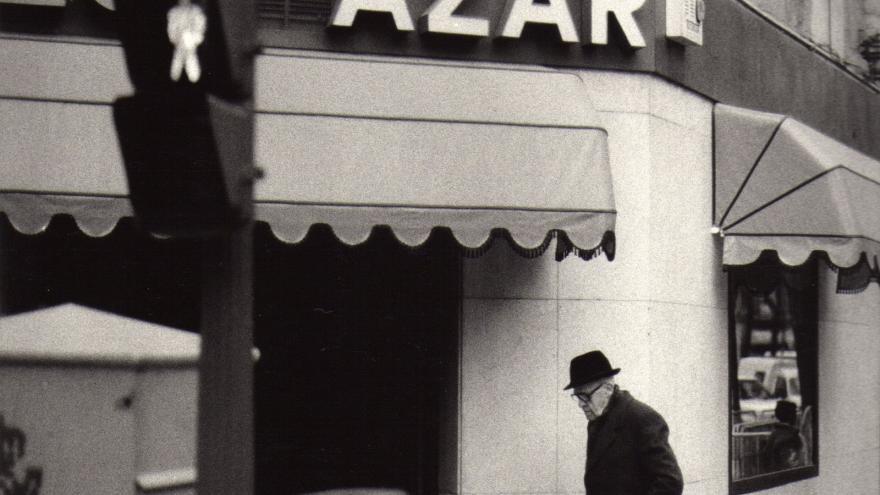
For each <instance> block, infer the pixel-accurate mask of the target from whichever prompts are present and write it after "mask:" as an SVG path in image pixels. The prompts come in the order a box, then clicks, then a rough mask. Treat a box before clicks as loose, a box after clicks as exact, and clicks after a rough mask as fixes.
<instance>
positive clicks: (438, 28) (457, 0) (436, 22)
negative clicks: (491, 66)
mask: <svg viewBox="0 0 880 495" xmlns="http://www.w3.org/2000/svg"><path fill="white" fill-rule="evenodd" d="M462 1H463V0H435V1H434V3H432V4H431V6H430V7H429V8H428V10H426V11H425V12H424V13H423V14H422V16H421V17H419V31H422V32H429V33H444V34H464V35H467V36H489V21H488V19H480V18H479V17H465V16H461V15H452V13H453V12H455V9H457V8H458V6H459V5H461V2H462Z"/></svg>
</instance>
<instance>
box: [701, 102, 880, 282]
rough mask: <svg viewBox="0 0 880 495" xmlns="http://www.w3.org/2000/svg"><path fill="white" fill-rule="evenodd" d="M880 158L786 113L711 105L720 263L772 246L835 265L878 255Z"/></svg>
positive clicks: (744, 259)
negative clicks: (824, 257) (814, 255)
mask: <svg viewBox="0 0 880 495" xmlns="http://www.w3.org/2000/svg"><path fill="white" fill-rule="evenodd" d="M878 211H880V162H878V161H877V160H874V159H872V158H870V157H868V156H866V155H864V154H862V153H859V152H857V151H855V150H853V149H852V148H849V147H847V146H845V145H843V144H842V143H840V142H838V141H836V140H834V139H832V138H830V137H828V136H826V135H824V134H822V133H820V132H818V131H816V130H814V129H812V128H810V127H809V126H807V125H805V124H803V123H801V122H798V121H797V120H794V119H792V118H790V117H786V116H783V115H776V114H770V113H763V112H755V111H751V110H745V109H742V108H736V107H731V106H727V105H716V106H715V225H716V226H717V227H718V228H720V231H721V234H722V235H723V236H724V255H723V261H724V264H725V265H744V264H749V263H751V262H753V261H755V260H756V259H757V258H758V256H759V255H760V254H761V252H762V251H765V250H766V251H775V252H776V253H777V255H778V256H779V258H780V260H781V261H782V262H783V263H785V264H787V265H800V264H802V263H804V262H805V261H807V258H808V257H809V256H810V255H811V254H812V253H815V252H820V253H824V254H825V255H827V258H828V260H829V261H830V262H831V263H832V264H834V265H835V266H837V267H851V266H853V265H855V264H856V263H858V262H859V260H860V259H863V258H868V259H874V257H875V256H878V255H880V216H878V214H877V212H878Z"/></svg>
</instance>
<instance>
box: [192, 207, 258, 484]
mask: <svg viewBox="0 0 880 495" xmlns="http://www.w3.org/2000/svg"><path fill="white" fill-rule="evenodd" d="M202 242H203V253H202V255H203V269H202V303H201V304H202V313H201V322H202V323H201V326H202V329H201V333H202V353H201V363H200V365H199V423H198V450H197V452H198V462H197V467H198V485H197V487H198V493H199V494H200V495H251V494H253V493H254V440H253V432H254V416H253V368H254V359H253V356H252V355H251V348H252V346H253V221H248V222H247V223H246V224H245V225H243V226H241V227H240V228H237V229H235V230H234V231H232V232H230V233H229V234H226V235H223V236H219V237H216V238H211V239H206V240H204V241H202Z"/></svg>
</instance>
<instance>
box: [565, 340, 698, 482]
mask: <svg viewBox="0 0 880 495" xmlns="http://www.w3.org/2000/svg"><path fill="white" fill-rule="evenodd" d="M619 372H620V368H614V369H612V368H611V364H610V363H609V361H608V358H606V357H605V355H604V354H603V353H602V352H601V351H592V352H588V353H586V354H582V355H580V356H577V357H575V358H574V359H572V360H571V364H570V367H569V376H570V383H569V384H568V385H567V386H566V387H565V390H571V391H572V393H571V396H572V398H573V399H574V400H575V401H577V404H578V406H579V407H580V408H581V410H582V411H583V412H584V414H585V415H586V417H587V421H588V422H589V423H588V426H587V433H588V440H587V464H586V469H585V472H584V487H585V488H586V490H587V495H680V494H681V492H682V489H683V482H682V476H681V469H680V468H679V466H678V461H677V460H676V458H675V454H674V453H673V452H672V447H670V445H669V441H668V437H669V428H668V427H667V425H666V421H664V419H663V417H662V416H660V414H659V413H657V412H656V411H655V410H654V409H652V408H651V407H649V406H647V405H646V404H644V403H642V402H639V401H638V400H636V399H635V398H633V397H632V395H630V393H629V392H627V391H625V390H621V389H620V388H619V387H618V386H617V385H616V384H615V383H614V375H616V374H617V373H619Z"/></svg>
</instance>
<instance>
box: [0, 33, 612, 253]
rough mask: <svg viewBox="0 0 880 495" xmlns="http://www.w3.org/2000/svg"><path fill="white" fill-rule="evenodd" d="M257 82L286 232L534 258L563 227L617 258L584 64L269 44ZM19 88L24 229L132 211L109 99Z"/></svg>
mask: <svg viewBox="0 0 880 495" xmlns="http://www.w3.org/2000/svg"><path fill="white" fill-rule="evenodd" d="M43 45H45V46H38V47H37V49H38V50H48V51H52V50H57V48H53V47H52V46H50V45H49V44H43ZM56 45H57V44H56ZM62 47H63V45H62ZM63 48H65V49H67V50H68V51H69V49H70V47H63ZM101 49H102V50H104V51H107V47H101ZM28 50H29V51H26V53H23V54H20V55H22V56H25V55H27V56H30V57H32V58H34V59H35V60H43V59H45V58H46V57H47V55H46V54H44V55H43V56H42V57H35V56H33V54H32V53H31V52H32V51H33V50H34V46H29V47H28ZM68 55H69V54H68ZM10 56H11V55H10ZM104 56H106V55H104ZM120 56H121V54H120ZM3 58H6V57H3ZM48 58H49V59H50V60H51V59H52V57H51V54H50V55H49V56H48ZM48 65H49V68H39V67H38V68H37V70H38V71H39V70H45V71H46V72H47V75H48V74H50V73H51V70H52V69H51V67H52V66H53V65H52V64H48ZM56 65H57V64H56ZM65 76H66V77H68V78H76V77H85V76H83V75H79V74H77V73H74V72H72V71H67V72H65ZM65 81H66V82H65V84H67V85H70V82H69V80H65ZM83 84H84V85H87V84H88V81H86V80H85V79H84V80H83ZM256 86H257V94H256V98H255V109H256V112H257V118H256V163H257V165H258V166H259V167H261V168H263V169H264V170H265V178H264V179H262V180H261V181H259V182H258V183H257V187H256V191H255V196H256V201H257V207H256V216H257V220H258V221H264V222H267V223H268V224H269V225H270V227H271V228H272V231H273V232H274V233H275V235H276V236H277V237H278V238H279V239H281V240H283V241H286V242H298V241H300V240H302V239H303V238H304V237H305V236H306V235H307V233H308V230H309V228H310V227H311V226H312V225H314V224H328V225H330V226H331V227H332V228H333V231H334V232H335V234H336V235H337V237H338V238H339V239H340V240H341V241H342V242H345V243H347V244H357V243H360V242H363V241H365V240H366V239H367V238H368V237H369V235H370V232H371V230H372V228H373V227H374V226H377V225H384V226H388V227H390V228H391V230H392V231H393V232H394V234H395V235H396V237H397V238H398V239H399V240H400V241H401V242H403V243H405V244H407V245H410V246H417V245H419V244H421V243H423V242H424V241H425V240H426V239H427V238H428V236H429V235H430V233H431V231H432V229H434V228H438V227H442V228H448V229H450V230H451V232H452V234H453V235H454V236H455V238H456V239H457V240H458V242H459V243H460V244H461V245H462V246H464V247H465V248H467V249H468V250H470V251H471V252H474V253H479V252H480V250H481V249H482V248H485V246H487V245H488V242H489V241H490V240H491V239H492V238H494V237H498V236H502V237H506V238H508V239H509V240H511V241H512V242H513V243H514V245H515V247H516V248H517V250H518V251H519V252H520V253H522V254H524V255H537V254H540V253H541V252H543V251H544V250H545V249H546V247H547V246H548V244H549V242H550V240H551V239H552V238H554V237H555V238H557V239H558V240H559V243H558V244H559V246H560V247H561V251H559V252H560V253H561V254H562V255H564V254H567V253H568V252H574V253H576V254H578V255H580V256H581V257H584V258H591V257H593V256H595V255H596V254H597V253H599V252H603V251H604V252H605V253H606V255H607V256H608V257H609V259H610V258H613V249H614V244H613V243H614V236H613V230H614V221H615V209H614V199H613V194H612V189H611V177H610V170H609V164H608V151H607V135H606V132H605V131H604V130H603V129H602V128H601V127H600V126H599V119H598V117H597V115H596V113H595V111H594V110H593V109H592V107H591V105H590V103H589V99H588V97H587V94H586V91H585V87H584V84H583V82H582V81H581V80H580V79H579V78H578V77H577V76H576V75H574V74H570V73H564V72H560V71H555V70H546V69H539V68H527V67H523V68H520V69H517V70H512V69H510V68H509V67H506V68H502V67H500V66H492V65H482V64H481V65H476V64H461V63H458V64H453V63H442V62H441V63H438V62H429V61H422V60H415V59H410V60H408V61H406V62H401V61H400V59H393V60H392V59H386V58H374V59H373V58H371V59H366V58H358V59H356V60H353V59H351V58H345V57H332V56H328V55H327V54H309V53H308V52H305V53H303V52H295V53H293V52H290V51H283V52H282V51H277V52H273V51H271V50H270V51H268V52H267V53H265V54H264V55H261V56H260V57H258V59H257V72H256ZM0 89H3V86H2V85H0ZM14 89H17V90H18V91H27V88H21V87H19V88H14ZM40 90H41V91H43V92H46V91H50V90H46V89H45V88H41V89H40ZM50 92H51V91H50ZM68 92H69V91H68ZM13 96H16V97H15V98H5V99H4V98H3V97H2V95H0V121H2V122H0V124H2V127H3V129H4V133H2V136H0V211H2V212H4V213H5V214H6V215H7V216H8V218H9V219H10V221H11V222H12V224H13V225H14V226H15V228H16V229H18V230H19V231H21V232H26V233H35V232H39V231H40V230H42V229H45V228H46V226H47V224H48V222H49V221H50V219H51V217H52V216H53V215H57V214H61V213H66V214H70V215H72V216H73V217H74V218H75V219H76V221H77V223H78V225H79V226H80V228H81V229H82V230H83V231H84V232H86V233H87V234H89V235H95V236H99V235H105V234H106V233H108V232H109V231H111V230H112V229H113V228H114V226H115V224H116V222H117V221H118V220H119V218H121V217H124V216H130V215H131V208H130V205H129V204H128V200H127V199H126V196H127V194H128V192H127V187H126V184H125V177H124V172H123V167H122V164H121V161H120V160H121V158H120V156H119V152H118V148H117V145H116V142H115V139H116V137H115V136H116V135H115V130H114V129H113V124H112V119H111V110H110V107H109V105H108V104H109V103H110V102H111V101H112V98H110V99H107V101H98V102H95V101H89V102H80V101H63V102H60V101H58V100H57V99H53V98H55V97H56V95H51V94H50V95H43V94H41V95H37V96H38V97H39V98H37V99H34V96H28V97H26V98H20V97H19V96H20V95H13Z"/></svg>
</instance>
